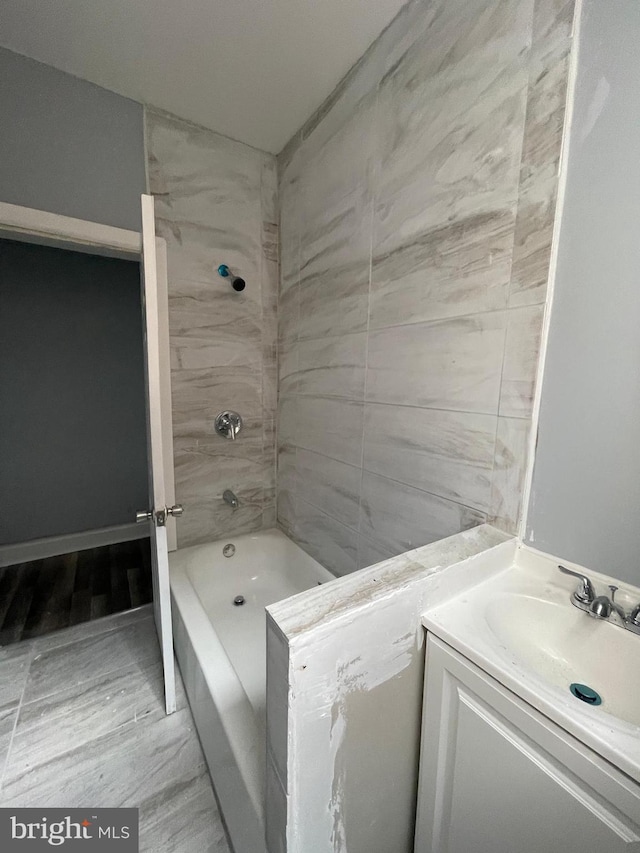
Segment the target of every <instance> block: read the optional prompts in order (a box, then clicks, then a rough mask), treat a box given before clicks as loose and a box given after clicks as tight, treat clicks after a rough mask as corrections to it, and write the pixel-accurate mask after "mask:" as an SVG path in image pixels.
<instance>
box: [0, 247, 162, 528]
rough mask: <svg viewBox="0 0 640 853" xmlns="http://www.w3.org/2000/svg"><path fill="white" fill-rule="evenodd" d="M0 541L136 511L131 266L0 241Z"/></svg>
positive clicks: (140, 458)
mask: <svg viewBox="0 0 640 853" xmlns="http://www.w3.org/2000/svg"><path fill="white" fill-rule="evenodd" d="M0 399H1V400H2V405H1V406H0V506H1V507H2V511H1V512H0V544H8V543H14V542H28V541H31V540H33V539H39V538H42V537H47V536H59V535H63V534H67V533H76V532H79V531H83V530H95V529H97V528H102V527H108V526H110V525H117V524H130V523H131V522H132V521H134V519H135V512H136V510H138V509H144V508H145V507H146V506H147V493H148V492H147V462H146V432H145V431H146V427H145V409H144V406H145V403H144V400H145V392H144V373H143V348H142V314H141V306H140V268H139V265H138V264H137V263H132V262H130V261H122V260H116V259H113V258H98V257H94V256H92V255H87V254H81V253H78V252H69V251H65V250H62V249H53V248H48V247H45V246H33V245H29V244H27V243H16V242H12V241H7V240H0Z"/></svg>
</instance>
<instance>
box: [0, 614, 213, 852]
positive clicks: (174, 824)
mask: <svg viewBox="0 0 640 853" xmlns="http://www.w3.org/2000/svg"><path fill="white" fill-rule="evenodd" d="M163 701H164V700H163V684H162V671H161V663H160V652H159V648H158V642H157V639H156V634H155V627H154V623H153V617H152V613H151V608H150V607H142V608H139V609H138V610H133V611H129V612H126V613H121V614H117V615H115V616H109V617H106V618H104V619H100V620H97V621H94V622H89V623H86V624H83V625H78V626H76V627H73V628H68V629H66V630H64V631H58V632H56V633H53V634H49V635H48V636H45V637H40V638H37V639H35V640H28V641H24V642H20V643H17V644H15V645H12V646H9V647H3V648H0V773H1V789H0V806H14V807H23V806H58V807H75V806H78V807H80V806H87V807H90V806H95V807H105V806H136V807H138V808H139V809H140V851H141V853H152V851H153V853H229V846H228V843H227V838H226V834H225V830H224V826H223V824H222V820H221V818H220V812H219V810H218V807H217V804H216V800H215V798H214V794H213V789H212V787H211V780H210V778H209V774H208V772H207V767H206V764H205V761H204V756H203V754H202V750H201V748H200V743H199V741H198V737H197V735H196V731H195V727H194V723H193V719H192V717H191V712H190V710H189V707H188V705H187V702H186V698H185V694H184V690H183V688H182V684H181V683H180V684H179V685H178V711H177V712H176V713H175V714H172V715H171V716H170V717H167V716H166V715H165V713H164V708H163Z"/></svg>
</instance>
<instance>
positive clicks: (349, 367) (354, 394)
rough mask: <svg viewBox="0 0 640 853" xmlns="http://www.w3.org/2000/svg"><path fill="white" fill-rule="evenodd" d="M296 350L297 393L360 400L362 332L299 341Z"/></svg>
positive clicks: (364, 348) (363, 351) (364, 345)
mask: <svg viewBox="0 0 640 853" xmlns="http://www.w3.org/2000/svg"><path fill="white" fill-rule="evenodd" d="M297 349H298V364H297V371H296V380H295V381H296V384H295V387H296V391H297V393H298V394H315V395H324V396H330V397H347V398H348V399H350V400H363V399H364V378H365V362H366V354H367V335H366V333H364V332H359V333H356V334H351V335H342V336H340V337H330V338H321V339H319V340H308V341H300V342H299V344H298V345H297Z"/></svg>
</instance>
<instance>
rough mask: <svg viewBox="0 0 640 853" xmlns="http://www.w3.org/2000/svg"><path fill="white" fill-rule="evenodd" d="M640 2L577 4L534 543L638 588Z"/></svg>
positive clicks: (531, 522) (531, 524) (530, 531)
mask: <svg viewBox="0 0 640 853" xmlns="http://www.w3.org/2000/svg"><path fill="white" fill-rule="evenodd" d="M638 44H640V4H638V3H637V0H616V2H615V3H602V2H599V0H586V2H585V5H584V13H583V20H582V26H581V33H580V50H579V67H578V76H577V91H576V99H575V113H574V119H573V126H572V131H571V141H570V146H571V147H570V149H569V169H568V176H567V188H566V200H565V204H564V210H563V214H562V227H561V232H560V243H559V258H558V271H557V279H556V285H555V295H554V300H553V312H552V316H551V328H550V338H549V347H548V353H547V364H546V368H545V376H544V384H543V393H542V408H541V416H540V429H539V440H538V450H537V453H536V462H535V472H534V481H533V490H532V497H531V503H530V507H529V514H528V519H527V539H528V541H529V542H531V543H532V544H533V545H535V546H536V547H537V548H541V549H542V550H545V551H550V552H551V553H553V554H555V555H557V556H559V557H563V558H564V559H566V560H573V561H575V562H578V563H581V564H583V565H585V566H588V567H590V568H593V569H598V570H600V571H603V572H605V573H606V574H612V575H614V576H616V577H618V578H620V579H623V580H627V581H632V582H634V583H636V584H640V561H639V559H638V554H639V553H640V523H638V510H639V508H640V441H639V437H640V431H639V430H640V426H639V425H640V239H639V234H640V230H639V229H640V169H639V168H638V160H639V156H640V121H639V120H638V105H639V104H640V61H639V55H638Z"/></svg>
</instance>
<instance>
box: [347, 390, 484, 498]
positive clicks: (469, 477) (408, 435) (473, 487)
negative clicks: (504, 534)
mask: <svg viewBox="0 0 640 853" xmlns="http://www.w3.org/2000/svg"><path fill="white" fill-rule="evenodd" d="M496 427H497V418H496V416H494V415H483V414H470V413H467V412H446V411H440V410H437V409H418V408H411V407H407V406H389V405H373V404H371V403H367V405H366V407H365V426H364V468H365V469H366V470H367V471H371V472H372V473H374V474H381V475H383V476H385V477H389V478H391V479H394V480H399V481H400V482H402V483H406V484H407V485H410V486H415V487H416V488H418V489H422V490H424V491H425V492H431V493H432V494H434V495H439V496H440V497H443V498H448V499H449V500H453V501H459V502H463V503H466V504H467V505H468V506H472V507H475V508H476V509H478V510H480V511H481V512H486V511H487V510H488V509H489V501H490V495H491V475H492V471H493V456H494V449H495V440H496Z"/></svg>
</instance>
